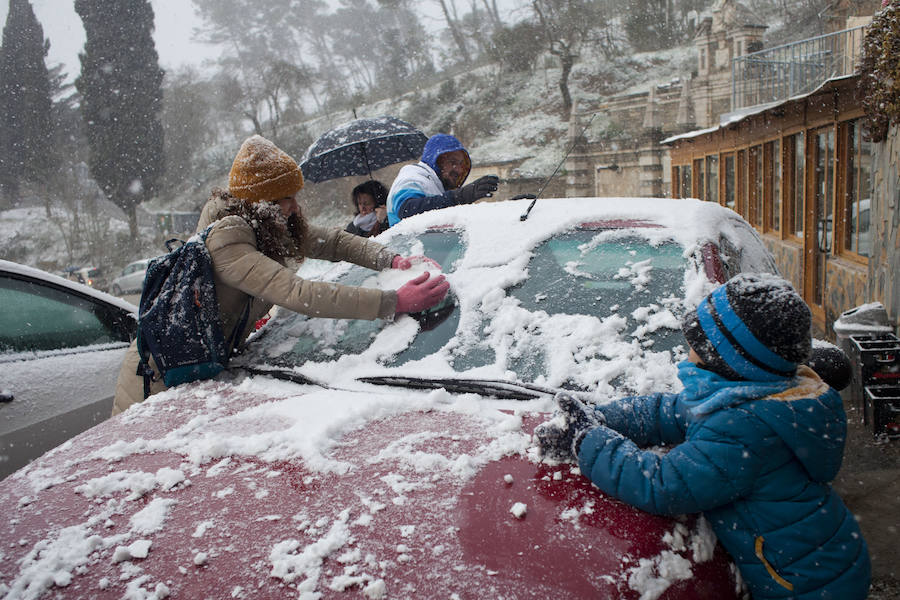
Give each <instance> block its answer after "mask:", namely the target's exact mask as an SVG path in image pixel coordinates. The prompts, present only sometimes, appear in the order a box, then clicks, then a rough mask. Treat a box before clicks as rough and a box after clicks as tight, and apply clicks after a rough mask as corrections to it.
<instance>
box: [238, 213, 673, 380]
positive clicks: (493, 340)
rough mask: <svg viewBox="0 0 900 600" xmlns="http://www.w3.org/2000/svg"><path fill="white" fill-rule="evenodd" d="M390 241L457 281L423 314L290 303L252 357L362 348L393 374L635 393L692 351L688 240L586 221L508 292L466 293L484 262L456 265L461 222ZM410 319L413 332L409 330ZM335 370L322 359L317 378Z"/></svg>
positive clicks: (313, 360) (348, 275)
mask: <svg viewBox="0 0 900 600" xmlns="http://www.w3.org/2000/svg"><path fill="white" fill-rule="evenodd" d="M389 246H390V247H391V248H392V249H393V250H395V251H396V252H397V253H399V254H402V255H410V254H424V255H426V256H428V257H429V258H432V259H434V260H436V261H437V262H438V263H440V264H441V265H442V266H443V269H444V272H445V273H447V274H448V278H449V279H450V281H451V284H453V290H454V291H453V292H451V294H450V295H448V297H447V299H445V301H444V302H442V303H441V304H440V305H439V306H437V307H435V308H434V309H432V310H430V311H428V312H427V313H426V314H420V315H415V316H414V318H415V322H413V321H412V320H410V319H397V320H396V321H385V320H375V321H363V320H343V319H320V318H309V317H307V316H305V315H301V314H295V313H287V312H286V311H282V312H281V314H280V315H279V318H278V319H277V320H276V321H275V323H273V325H274V326H273V327H272V328H271V329H270V330H269V331H267V332H266V334H265V335H263V336H260V339H259V340H258V341H256V342H255V343H253V344H250V348H249V349H248V358H249V359H250V361H251V362H253V363H255V364H265V365H267V366H269V367H272V366H275V367H282V368H283V367H288V368H299V367H304V366H305V367H306V368H307V369H309V368H310V367H311V366H313V365H316V364H328V363H332V362H333V361H335V360H336V359H337V358H339V357H344V358H345V360H346V357H350V356H356V357H358V358H359V360H358V361H356V363H355V364H359V363H362V362H365V361H368V364H369V365H370V366H375V367H377V368H379V369H381V370H383V371H384V372H385V373H386V374H394V375H397V374H402V375H405V376H443V377H468V378H474V379H477V378H482V379H487V378H495V379H503V380H515V381H519V382H526V383H534V384H539V385H552V386H559V387H566V388H574V389H594V388H596V387H597V386H599V387H600V388H601V389H602V388H604V387H607V389H610V390H611V389H616V390H617V391H619V392H621V391H634V392H638V391H642V390H643V388H644V386H643V385H642V384H641V381H644V382H650V381H652V380H653V377H652V373H653V371H654V369H657V370H658V369H659V368H660V367H661V366H665V367H668V368H669V369H670V370H671V365H672V361H673V360H674V359H675V358H680V357H681V356H682V355H683V348H682V346H681V345H680V344H681V335H680V331H679V322H680V316H681V314H682V313H683V310H684V308H683V300H682V299H683V298H684V281H685V271H686V269H687V268H688V259H687V258H686V257H685V252H684V248H682V247H681V246H680V245H678V244H676V243H674V242H671V241H659V240H658V239H656V237H654V240H653V241H651V240H650V239H649V238H648V237H645V236H643V235H641V228H639V227H638V228H626V229H605V228H598V227H591V226H585V227H582V228H578V229H575V230H570V231H566V232H562V233H557V234H556V235H553V236H552V237H550V238H549V239H546V240H544V241H543V242H541V243H539V244H538V245H537V246H535V247H534V248H533V250H532V255H531V257H530V259H529V260H528V262H527V270H525V271H524V272H523V274H522V275H523V278H521V280H520V281H515V282H511V283H509V284H508V285H504V284H503V283H501V284H500V289H499V290H498V291H499V292H501V293H502V295H503V296H502V297H500V294H487V295H486V296H485V297H484V298H468V297H467V296H466V289H467V288H468V287H469V286H467V285H466V281H468V280H471V279H472V278H475V277H479V275H477V274H475V273H474V271H475V270H476V269H469V271H470V272H464V271H459V270H457V267H458V265H459V263H460V259H461V258H462V257H463V254H464V252H465V248H466V244H465V239H464V236H463V235H461V233H460V232H458V231H455V230H448V229H436V230H431V231H427V232H425V233H422V234H419V235H417V236H412V235H406V236H397V237H394V238H393V239H391V240H390V242H389ZM339 270H340V271H342V272H341V274H340V275H339V276H337V277H334V280H335V281H338V282H340V283H344V284H348V285H366V284H367V283H371V280H370V279H371V278H372V271H370V270H368V269H364V268H361V267H356V266H349V267H348V266H345V265H342V267H340V268H339ZM484 276H485V275H481V277H484ZM326 278H330V277H326ZM392 328H394V329H397V332H394V333H392V332H391V330H392ZM410 328H412V329H413V331H412V333H411V334H406V333H400V331H401V330H402V331H404V332H405V331H407V330H408V329H410ZM673 350H674V352H673ZM338 370H339V369H330V370H324V369H318V370H316V369H313V371H314V372H316V373H317V374H319V376H320V377H321V374H322V373H329V376H330V375H334V374H335V372H336V371H338ZM370 371H371V369H370ZM367 374H371V373H367ZM642 375H643V377H642Z"/></svg>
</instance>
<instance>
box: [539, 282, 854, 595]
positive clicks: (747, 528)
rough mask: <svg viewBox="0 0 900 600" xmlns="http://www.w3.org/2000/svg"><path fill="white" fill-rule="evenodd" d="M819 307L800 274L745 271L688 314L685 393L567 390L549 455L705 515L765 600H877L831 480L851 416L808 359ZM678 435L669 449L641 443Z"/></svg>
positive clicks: (643, 504)
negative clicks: (797, 284)
mask: <svg viewBox="0 0 900 600" xmlns="http://www.w3.org/2000/svg"><path fill="white" fill-rule="evenodd" d="M810 323H811V319H810V313H809V309H808V307H807V306H806V304H805V303H804V302H803V299H802V298H800V296H799V295H798V294H797V293H796V291H794V289H793V288H792V287H791V286H790V284H789V283H787V282H786V281H784V280H782V279H781V278H778V277H775V276H772V275H747V274H745V275H738V276H736V277H734V278H732V279H731V280H729V281H728V282H727V283H725V284H723V285H721V286H720V287H718V288H717V289H716V290H714V291H713V292H712V293H711V294H709V296H707V297H706V298H705V299H704V300H703V301H702V302H701V303H700V305H699V306H698V307H697V309H696V310H694V311H691V312H690V313H688V314H687V315H686V316H685V318H684V320H683V322H682V330H683V332H684V335H685V338H686V340H687V342H688V345H689V347H690V354H689V358H688V360H686V361H684V362H682V363H680V364H679V365H678V377H679V378H680V379H681V382H682V383H683V384H684V390H683V391H682V392H681V393H679V394H658V395H654V396H646V397H638V398H626V399H623V400H618V401H614V402H610V403H607V404H602V405H600V406H596V407H589V406H587V405H585V404H584V403H582V402H580V401H579V400H577V399H576V398H574V397H573V396H570V395H567V394H560V395H558V396H557V402H558V403H559V410H558V411H557V412H556V413H555V414H554V417H553V419H551V420H550V421H548V422H546V423H544V424H542V425H540V426H539V427H538V428H537V429H536V430H535V435H536V438H537V441H538V444H539V446H540V448H541V450H542V453H543V455H544V456H545V457H548V458H551V459H555V460H568V459H571V458H573V457H574V458H576V459H577V461H578V465H579V467H580V469H581V471H582V473H584V474H585V475H586V476H588V477H589V478H590V479H591V481H592V482H593V483H594V484H595V485H597V487H599V488H600V489H601V490H603V491H604V492H606V493H608V494H610V495H612V496H615V497H616V498H619V499H620V500H623V501H625V502H627V503H629V504H631V505H633V506H636V507H638V508H640V509H642V510H646V511H648V512H651V513H655V514H661V515H670V516H671V515H678V514H684V513H697V512H702V513H703V514H704V515H705V517H706V519H707V520H708V521H709V523H710V525H711V526H712V528H713V530H714V531H715V532H716V535H717V536H718V539H719V541H720V542H721V543H722V545H723V546H724V548H725V549H726V550H727V551H728V552H729V554H730V555H731V557H732V559H733V560H734V561H735V563H736V565H737V566H738V568H739V569H740V571H741V575H742V577H743V579H744V581H745V582H746V584H747V586H748V588H749V589H750V593H751V594H752V596H753V598H754V600H763V599H775V598H778V599H781V598H802V599H804V600H811V599H813V598H816V599H834V600H854V599H863V598H865V597H866V594H867V592H868V588H869V580H870V568H871V567H870V563H869V554H868V549H867V546H866V542H865V540H863V538H862V534H861V533H860V530H859V526H858V525H857V523H856V521H855V519H854V517H853V515H852V514H851V513H850V511H849V510H848V509H847V507H846V506H844V503H843V502H842V501H841V499H840V497H839V496H838V495H837V494H836V493H835V492H834V490H833V489H832V488H831V486H830V485H829V482H830V481H831V480H833V479H834V477H835V476H836V475H837V472H838V469H839V468H840V466H841V460H842V457H843V450H844V442H845V439H846V432H847V420H846V415H845V413H844V409H843V405H842V403H841V398H840V396H839V395H838V393H837V392H836V391H835V390H833V389H832V388H830V387H829V386H828V385H827V384H825V383H824V382H823V381H822V380H821V379H820V377H819V376H818V375H817V374H816V373H815V372H814V371H813V370H812V369H810V368H809V367H807V366H806V365H804V364H802V363H803V361H804V360H806V358H807V357H808V355H809V353H810V345H811V339H810ZM658 445H666V446H671V448H670V449H669V451H668V452H666V453H665V454H660V453H658V452H655V451H652V450H641V448H642V447H647V446H658Z"/></svg>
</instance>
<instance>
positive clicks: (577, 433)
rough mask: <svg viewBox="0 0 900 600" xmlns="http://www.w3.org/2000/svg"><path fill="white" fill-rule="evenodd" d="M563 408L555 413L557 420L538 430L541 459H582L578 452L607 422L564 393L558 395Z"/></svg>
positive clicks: (550, 421) (558, 402)
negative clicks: (589, 432)
mask: <svg viewBox="0 0 900 600" xmlns="http://www.w3.org/2000/svg"><path fill="white" fill-rule="evenodd" d="M556 403H557V404H558V405H559V408H557V409H556V410H555V411H553V418H552V419H550V420H549V421H547V422H545V423H541V424H540V425H538V426H537V427H535V429H534V436H535V437H536V438H537V443H538V447H539V448H540V450H541V455H542V456H543V457H545V458H551V459H553V460H557V461H560V462H564V461H569V460H574V459H576V458H577V457H578V448H579V446H581V440H582V439H584V436H585V434H586V433H587V432H588V431H590V430H591V429H593V428H594V427H597V426H598V425H602V424H603V423H604V422H605V421H606V419H604V417H603V413H600V412H597V411H596V410H594V409H593V408H591V407H590V406H588V405H586V404H585V403H583V402H581V401H580V400H578V399H577V398H575V397H574V396H572V395H571V394H567V393H565V392H560V393H558V394H557V395H556Z"/></svg>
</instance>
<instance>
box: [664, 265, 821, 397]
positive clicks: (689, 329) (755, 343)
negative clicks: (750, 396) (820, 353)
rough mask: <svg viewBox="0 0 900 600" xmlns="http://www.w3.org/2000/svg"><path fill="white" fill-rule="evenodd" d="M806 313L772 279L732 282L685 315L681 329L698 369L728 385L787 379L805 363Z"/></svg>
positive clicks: (784, 283)
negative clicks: (699, 365) (725, 380)
mask: <svg viewBox="0 0 900 600" xmlns="http://www.w3.org/2000/svg"><path fill="white" fill-rule="evenodd" d="M810 326H811V317H810V313H809V307H807V306H806V303H805V302H803V298H801V297H800V295H799V294H797V292H796V291H795V290H794V288H793V287H791V284H790V283H788V282H787V281H785V280H783V279H781V278H780V277H777V276H775V275H767V274H742V275H736V276H735V277H732V278H731V279H729V280H728V281H727V282H725V283H724V284H723V285H721V286H719V287H718V288H716V289H715V290H713V292H712V293H710V294H709V295H708V296H707V297H706V298H704V299H703V301H702V302H701V303H700V304H699V306H697V308H696V310H692V311H691V312H689V313H688V314H686V315H685V317H684V320H683V321H682V323H681V329H682V331H683V332H684V337H685V338H686V339H687V342H688V344H690V346H691V348H693V350H694V352H696V353H697V355H698V356H699V357H700V359H701V360H702V361H703V367H704V368H706V369H708V370H710V371H714V372H715V373H718V374H719V375H722V376H723V377H726V378H728V379H734V380H739V379H746V380H752V381H775V380H778V379H780V378H784V377H791V376H793V375H794V373H795V371H796V370H797V366H798V365H799V364H800V363H802V362H803V361H805V360H806V359H807V358H808V357H809V353H810V347H811V344H812V339H811V335H810Z"/></svg>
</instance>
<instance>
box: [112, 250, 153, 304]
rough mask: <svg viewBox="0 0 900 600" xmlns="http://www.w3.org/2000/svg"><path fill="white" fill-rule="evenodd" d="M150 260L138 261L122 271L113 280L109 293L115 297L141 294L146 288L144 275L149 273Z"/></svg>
mask: <svg viewBox="0 0 900 600" xmlns="http://www.w3.org/2000/svg"><path fill="white" fill-rule="evenodd" d="M149 264H150V259H149V258H144V259H141V260H136V261H134V262H133V263H131V264H129V265H128V266H127V267H125V268H124V269H122V273H121V274H120V275H119V276H118V277H116V278H115V279H113V280H112V285H111V286H110V288H109V292H110V293H111V294H113V295H114V296H121V295H122V294H139V293H141V290H142V289H143V287H144V274H145V273H146V272H147V265H149Z"/></svg>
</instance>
